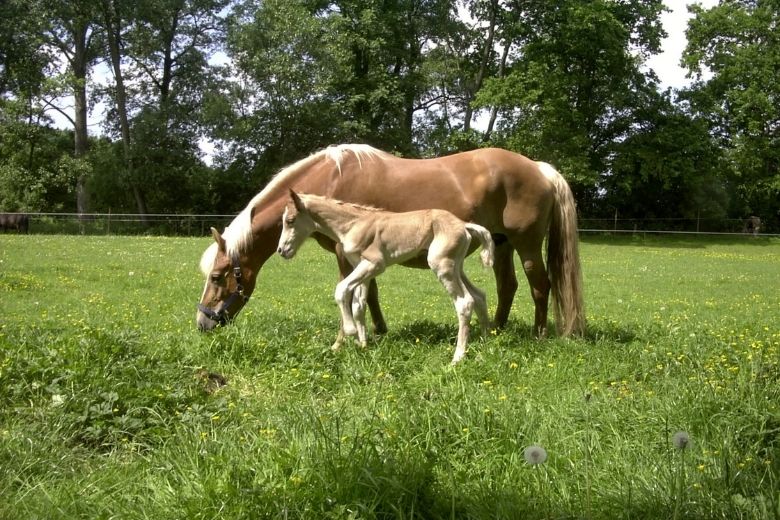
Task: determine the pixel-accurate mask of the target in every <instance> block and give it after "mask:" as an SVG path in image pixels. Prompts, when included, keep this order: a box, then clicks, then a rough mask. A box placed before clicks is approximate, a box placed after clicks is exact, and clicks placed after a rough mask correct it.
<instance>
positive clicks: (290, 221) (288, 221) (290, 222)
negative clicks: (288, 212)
mask: <svg viewBox="0 0 780 520" xmlns="http://www.w3.org/2000/svg"><path fill="white" fill-rule="evenodd" d="M293 224H295V219H294V218H288V219H287V225H288V226H292V225H293Z"/></svg>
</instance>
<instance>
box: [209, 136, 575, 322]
mask: <svg viewBox="0 0 780 520" xmlns="http://www.w3.org/2000/svg"><path fill="white" fill-rule="evenodd" d="M291 188H292V189H295V190H296V191H298V192H301V193H310V194H317V195H323V196H327V197H331V198H336V199H339V200H342V201H345V202H352V203H356V204H361V205H366V206H373V207H376V208H382V209H385V210H388V211H397V212H400V211H413V210H419V209H435V208H438V209H446V210H448V211H450V212H451V213H453V214H455V216H457V217H458V218H460V219H461V220H464V221H467V222H475V223H477V224H480V225H482V226H484V227H485V228H487V229H488V230H489V231H490V232H491V234H492V235H493V238H494V240H495V242H496V251H495V261H494V264H493V271H494V274H495V277H496V287H497V297H498V306H497V309H496V314H495V325H496V326H498V327H502V326H504V325H505V324H506V322H507V320H508V318H509V311H510V309H511V306H512V300H513V298H514V294H515V292H516V290H517V277H516V275H515V267H514V253H515V252H517V253H518V255H519V256H520V261H521V262H522V264H521V265H522V268H523V271H524V272H525V276H526V278H527V280H528V284H529V285H530V288H531V297H532V298H533V301H534V306H535V315H534V333H535V334H536V335H538V336H544V335H546V333H547V312H548V298H549V295H550V292H551V290H552V295H553V303H554V306H553V309H554V311H555V317H556V323H557V328H558V331H559V333H560V334H562V335H570V334H581V333H584V331H585V311H584V305H583V297H582V275H581V269H580V260H579V252H578V237H577V210H576V207H575V203H574V197H573V195H572V192H571V189H570V188H569V185H568V183H567V182H566V180H565V179H564V178H563V176H561V175H560V174H559V173H558V172H557V171H556V170H555V169H554V168H553V167H552V166H550V165H549V164H546V163H543V162H537V161H533V160H531V159H529V158H527V157H524V156H523V155H520V154H517V153H514V152H510V151H507V150H501V149H497V148H487V149H480V150H474V151H471V152H464V153H458V154H454V155H450V156H446V157H440V158H436V159H401V158H398V157H396V156H394V155H392V154H389V153H386V152H382V151H380V150H377V149H375V148H371V147H369V146H366V145H339V146H331V147H329V148H326V149H325V150H322V151H320V152H317V153H315V154H313V155H311V156H309V157H307V158H305V159H302V160H300V161H298V162H296V163H294V164H292V165H290V166H288V167H286V168H284V169H283V170H281V171H280V172H279V173H278V174H277V175H276V176H275V177H274V178H273V179H272V180H271V181H270V182H269V183H268V185H267V186H266V187H265V188H264V189H263V190H262V191H261V192H260V193H258V194H257V195H255V197H254V198H253V199H252V200H251V201H249V204H248V205H247V207H246V208H245V209H244V210H243V211H242V212H241V213H240V214H239V215H238V216H236V218H235V219H234V220H233V222H232V223H231V224H230V225H229V226H228V227H227V228H226V229H225V231H224V233H222V234H220V233H218V232H217V231H216V230H214V229H213V228H212V234H213V236H214V243H213V244H211V246H210V247H209V248H208V249H207V250H206V251H205V252H204V253H203V256H202V258H201V262H200V266H201V270H202V271H203V274H204V275H205V276H206V283H205V287H204V288H203V294H202V296H201V299H200V303H199V304H198V312H197V315H196V321H197V324H198V327H199V328H200V330H203V331H206V330H211V329H213V328H214V327H216V326H217V325H220V324H226V323H228V322H229V321H230V320H231V319H233V318H234V317H235V316H236V314H238V312H239V311H240V310H241V309H242V308H243V306H244V305H245V304H246V302H247V300H248V299H249V296H250V295H251V294H252V291H253V290H254V287H255V283H256V281H257V276H258V273H259V271H260V268H261V267H262V266H263V264H264V263H265V261H266V260H267V259H268V258H269V257H270V256H271V255H273V254H274V252H275V251H276V247H277V244H278V241H279V236H280V234H281V231H282V213H283V212H284V208H285V205H286V203H287V200H288V198H289V190H290V189H291ZM545 237H546V238H547V265H546V266H545V263H544V258H543V253H542V246H543V243H544V240H545ZM315 238H317V240H318V242H319V243H320V245H322V246H323V247H325V248H326V249H328V250H330V251H333V252H335V253H336V254H337V258H338V263H339V268H340V270H341V274H342V277H343V276H346V275H348V274H349V273H350V271H351V270H352V268H351V266H350V265H349V263H348V262H347V261H346V260H345V259H344V258H343V256H341V255H339V251H338V248H337V247H336V244H335V243H334V242H333V240H331V239H329V238H327V237H324V236H321V235H316V236H315ZM403 265H407V266H411V267H421V268H426V269H427V268H428V265H427V263H426V261H425V255H424V254H423V255H422V256H421V257H420V258H416V259H412V260H409V261H407V262H405V263H404V264H403ZM368 306H369V310H370V311H371V316H372V318H373V321H374V328H375V329H376V331H377V332H384V331H385V330H387V327H386V325H385V322H384V318H383V316H382V313H381V310H380V307H379V300H378V293H377V290H376V284H375V282H372V284H371V285H370V287H369V295H368Z"/></svg>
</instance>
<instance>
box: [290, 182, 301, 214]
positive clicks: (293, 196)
mask: <svg viewBox="0 0 780 520" xmlns="http://www.w3.org/2000/svg"><path fill="white" fill-rule="evenodd" d="M290 198H291V199H292V201H293V204H295V209H297V210H298V211H303V209H304V206H303V201H302V200H301V198H300V197H299V196H298V194H297V193H295V192H294V191H293V190H292V188H290Z"/></svg>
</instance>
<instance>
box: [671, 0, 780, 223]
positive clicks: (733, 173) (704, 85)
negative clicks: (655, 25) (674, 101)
mask: <svg viewBox="0 0 780 520" xmlns="http://www.w3.org/2000/svg"><path fill="white" fill-rule="evenodd" d="M692 10H693V11H692V12H693V13H694V18H693V20H692V22H691V24H690V26H689V28H688V31H687V36H688V46H687V48H686V50H685V53H684V61H685V63H686V65H687V66H688V68H689V69H691V70H692V71H693V72H695V73H696V74H697V77H698V78H699V80H700V81H699V83H698V84H697V85H695V86H694V87H693V88H692V89H691V92H689V93H688V98H689V99H690V102H691V105H692V107H693V109H694V110H696V111H697V112H698V113H699V114H701V116H702V117H704V118H706V119H707V120H708V121H709V122H710V126H711V131H712V133H713V134H714V135H715V136H716V137H717V138H718V140H719V141H720V143H721V144H722V145H723V146H724V148H725V150H726V154H727V157H728V159H729V162H730V166H731V167H730V168H729V171H728V173H729V177H728V179H729V182H730V184H731V185H732V190H733V195H734V198H735V200H734V204H733V206H734V207H733V211H734V213H735V215H738V216H744V215H746V214H760V215H761V216H762V217H763V218H764V220H765V221H771V222H773V223H776V222H777V219H778V215H779V214H780V213H778V212H780V202H779V201H780V170H779V169H778V167H779V166H780V155H778V154H779V153H780V152H778V150H779V149H780V147H778V132H777V129H778V126H780V104H778V102H777V99H778V94H780V92H778V89H779V88H780V87H779V86H778V81H777V70H778V69H779V68H780V40H778V36H777V22H778V19H779V18H780V7H778V5H777V2H774V1H763V0H761V1H741V0H737V1H729V2H722V3H721V4H720V5H718V6H715V7H713V8H711V9H708V10H705V9H703V8H701V7H700V6H694V7H693V8H692ZM703 71H707V74H706V75H705V74H704V73H703Z"/></svg>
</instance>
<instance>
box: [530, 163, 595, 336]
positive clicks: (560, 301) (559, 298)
mask: <svg viewBox="0 0 780 520" xmlns="http://www.w3.org/2000/svg"><path fill="white" fill-rule="evenodd" d="M538 164H539V168H540V169H541V170H542V173H543V174H544V175H545V177H547V178H548V179H549V180H550V182H552V183H553V185H554V186H555V206H554V207H553V214H552V220H551V222H550V232H549V236H548V237H547V271H548V273H549V276H550V283H551V285H552V296H553V309H554V311H555V323H556V326H557V329H558V333H559V334H561V335H563V336H568V335H571V334H581V335H584V334H585V304H584V302H583V297H582V268H581V267H580V254H579V244H578V242H579V239H578V237H577V207H576V205H575V202H574V195H573V194H572V192H571V188H570V187H569V184H568V183H567V182H566V179H564V178H563V176H562V175H561V174H560V173H558V171H556V170H555V168H553V167H552V166H550V165H549V164H547V163H543V162H540V163H538Z"/></svg>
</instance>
